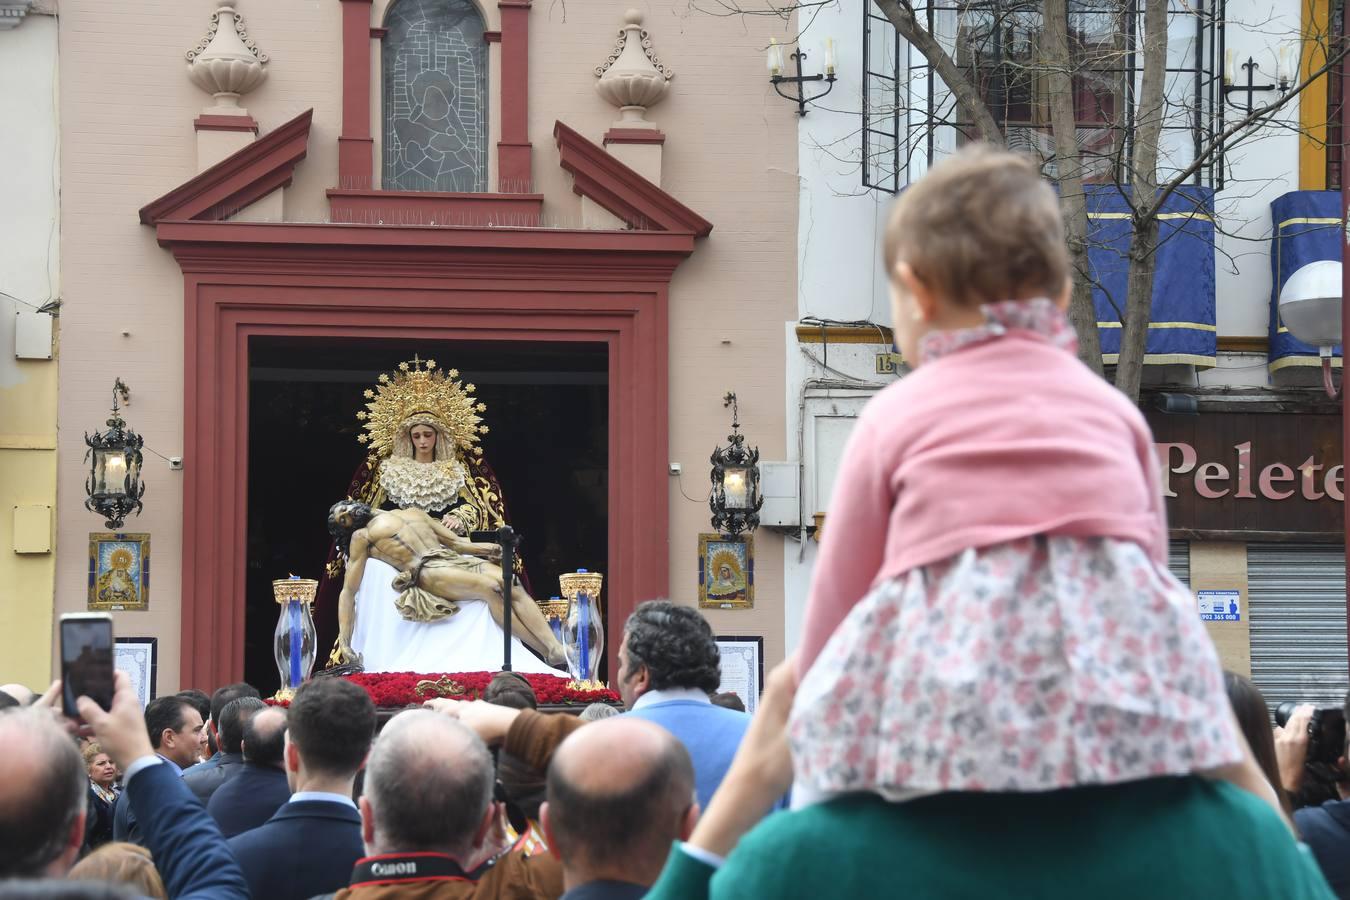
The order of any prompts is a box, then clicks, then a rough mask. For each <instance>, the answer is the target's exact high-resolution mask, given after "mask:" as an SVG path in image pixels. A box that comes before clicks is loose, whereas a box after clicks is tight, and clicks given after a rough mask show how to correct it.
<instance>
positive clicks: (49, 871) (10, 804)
mask: <svg viewBox="0 0 1350 900" xmlns="http://www.w3.org/2000/svg"><path fill="white" fill-rule="evenodd" d="M87 787H88V778H87V777H86V775H85V770H84V761H83V760H82V759H81V758H80V753H79V751H78V750H76V749H75V743H74V741H72V740H71V738H70V736H69V735H68V734H66V733H65V732H64V731H62V730H61V728H60V727H59V726H58V725H57V724H56V722H55V721H54V720H53V719H52V713H51V710H49V709H11V710H7V711H5V712H3V713H0V880H3V879H6V878H22V877H36V876H40V875H61V874H64V873H65V870H66V869H68V868H69V867H70V865H71V864H72V863H73V862H74V861H75V855H76V853H78V851H79V844H80V840H81V839H82V838H83V834H82V831H83V824H82V816H83V813H84V803H85V792H86V790H87ZM72 839H73V840H74V847H73V848H72V846H71V841H72Z"/></svg>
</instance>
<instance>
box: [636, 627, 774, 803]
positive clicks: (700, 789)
mask: <svg viewBox="0 0 1350 900" xmlns="http://www.w3.org/2000/svg"><path fill="white" fill-rule="evenodd" d="M614 680H615V682H616V684H617V686H618V690H619V696H620V697H622V698H623V705H624V706H625V707H626V708H627V709H628V715H631V716H636V717H638V718H640V719H646V720H647V721H649V722H655V723H656V724H657V725H660V726H661V727H662V728H664V729H666V730H667V731H669V732H670V733H671V734H673V735H675V737H676V738H678V739H679V741H680V743H682V744H684V746H685V748H686V749H688V751H689V756H690V757H691V758H692V759H693V761H694V788H695V791H696V793H697V794H698V803H699V806H701V807H706V806H707V803H708V801H709V799H711V797H712V794H713V791H715V790H717V786H718V785H719V784H721V783H722V776H724V775H726V773H727V768H728V767H729V766H730V765H731V758H732V757H733V756H735V755H736V748H737V747H739V746H740V744H741V738H742V737H744V736H745V729H746V728H748V727H749V726H750V717H749V716H748V715H746V714H745V713H742V712H736V711H734V710H730V709H723V708H722V707H720V706H714V705H713V704H712V701H711V700H709V699H708V695H709V694H710V693H712V692H713V691H715V690H717V687H718V685H719V684H720V683H721V680H722V679H721V656H720V654H719V653H718V652H717V640H716V639H715V638H714V637H713V632H712V628H711V627H710V626H709V625H708V622H707V620H706V619H704V618H703V616H701V615H699V612H698V610H696V609H692V608H690V607H688V606H677V605H676V604H674V603H671V602H670V601H669V600H649V601H647V602H646V603H643V604H641V605H640V606H638V608H637V609H635V610H634V611H633V614H632V615H631V616H629V617H628V622H627V624H625V625H624V629H623V643H621V644H620V645H619V672H618V675H617V676H616V677H615V679H614Z"/></svg>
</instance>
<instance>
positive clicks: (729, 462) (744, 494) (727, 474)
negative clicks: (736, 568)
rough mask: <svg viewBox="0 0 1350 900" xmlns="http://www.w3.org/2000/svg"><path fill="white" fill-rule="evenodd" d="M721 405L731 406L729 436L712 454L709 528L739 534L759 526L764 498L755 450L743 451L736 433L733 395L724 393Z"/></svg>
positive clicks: (737, 415)
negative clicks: (761, 493)
mask: <svg viewBox="0 0 1350 900" xmlns="http://www.w3.org/2000/svg"><path fill="white" fill-rule="evenodd" d="M722 406H723V407H724V408H725V407H728V406H730V407H731V434H729V435H727V441H728V443H727V446H725V447H718V448H717V449H716V450H714V451H713V454H712V494H710V495H709V497H708V507H709V508H710V509H711V510H712V527H713V528H714V529H716V530H717V531H719V532H721V533H722V534H732V535H735V534H740V533H741V532H742V531H751V530H753V529H755V528H758V527H759V510H760V507H762V506H763V505H764V498H763V497H762V496H760V493H759V448H758V447H751V448H749V449H746V446H745V435H743V434H741V433H740V429H741V423H740V411H739V409H738V407H737V405H736V395H735V394H734V393H730V392H728V393H727V395H726V396H725V397H723V398H722Z"/></svg>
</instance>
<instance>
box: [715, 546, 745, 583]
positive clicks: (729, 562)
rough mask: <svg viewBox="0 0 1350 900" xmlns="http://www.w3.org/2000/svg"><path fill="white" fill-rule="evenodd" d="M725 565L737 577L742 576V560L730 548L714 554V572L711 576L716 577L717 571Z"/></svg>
mask: <svg viewBox="0 0 1350 900" xmlns="http://www.w3.org/2000/svg"><path fill="white" fill-rule="evenodd" d="M723 566H726V567H727V568H729V569H731V574H732V575H734V576H736V577H737V578H740V577H742V573H741V561H740V559H738V558H737V556H736V554H735V553H732V552H731V551H730V550H719V551H717V552H716V553H714V554H713V558H712V572H711V574H710V576H709V577H710V578H716V577H717V571H718V570H719V569H721V568H722V567H723Z"/></svg>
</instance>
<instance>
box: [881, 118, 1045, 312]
mask: <svg viewBox="0 0 1350 900" xmlns="http://www.w3.org/2000/svg"><path fill="white" fill-rule="evenodd" d="M884 253H885V261H886V272H887V274H888V275H889V276H890V277H892V278H894V277H895V266H896V264H897V263H900V262H905V263H908V264H909V265H910V267H911V268H913V270H914V273H915V275H916V276H917V277H918V278H919V279H920V280H921V281H923V282H924V283H925V284H927V285H928V286H929V287H930V288H931V289H932V290H934V291H935V292H936V293H937V294H938V295H939V296H940V297H942V298H944V299H947V300H950V301H951V302H953V303H959V304H961V305H962V306H978V305H979V304H982V303H996V302H998V301H1000V300H1029V299H1032V298H1034V297H1051V298H1053V297H1058V296H1059V295H1060V293H1061V292H1062V291H1063V290H1064V284H1065V282H1066V280H1067V279H1068V277H1069V254H1068V248H1067V247H1066V246H1065V243H1064V222H1063V220H1062V219H1061V218H1060V214H1059V201H1058V198H1057V197H1056V196H1055V192H1054V190H1053V189H1052V188H1051V187H1050V185H1049V184H1047V183H1046V181H1045V180H1044V179H1043V178H1041V175H1040V172H1039V171H1038V170H1037V168H1036V166H1035V165H1034V164H1033V163H1032V161H1031V160H1030V159H1029V158H1027V157H1025V156H1022V155H1019V154H1016V153H1010V152H1008V151H1006V150H1001V149H998V148H996V147H994V146H992V145H989V144H973V145H970V146H967V147H965V148H963V149H962V150H960V151H958V152H957V153H956V154H954V155H953V156H951V157H950V158H948V159H946V160H943V161H942V162H940V163H938V164H937V165H936V166H934V167H933V168H932V170H931V171H929V172H928V174H926V175H924V176H923V177H922V178H920V179H919V180H918V181H916V182H915V183H914V184H913V185H911V186H909V187H908V188H906V189H905V191H904V192H903V193H902V194H901V195H900V198H899V199H898V200H896V202H895V206H894V207H893V208H892V210H891V217H890V221H889V222H888V223H887V224H886V245H885V251H884Z"/></svg>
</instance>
